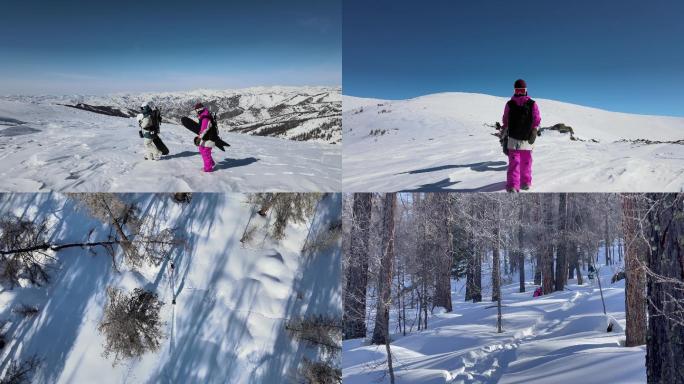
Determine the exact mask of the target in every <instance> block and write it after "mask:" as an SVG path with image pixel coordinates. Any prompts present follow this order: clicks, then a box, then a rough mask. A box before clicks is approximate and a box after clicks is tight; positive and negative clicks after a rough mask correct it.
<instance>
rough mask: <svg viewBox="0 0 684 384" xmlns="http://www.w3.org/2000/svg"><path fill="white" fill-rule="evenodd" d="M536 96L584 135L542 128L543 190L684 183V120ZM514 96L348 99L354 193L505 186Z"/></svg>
mask: <svg viewBox="0 0 684 384" xmlns="http://www.w3.org/2000/svg"><path fill="white" fill-rule="evenodd" d="M531 96H532V97H533V98H534V95H531ZM535 100H537V102H538V104H539V108H540V110H541V115H542V124H541V126H542V127H552V126H554V125H555V124H559V123H562V124H565V125H567V126H570V127H572V129H573V131H574V135H572V136H573V137H574V139H576V140H571V135H570V134H568V133H560V132H558V131H554V130H550V129H549V130H544V131H543V132H542V136H541V137H539V138H538V139H537V142H536V143H535V145H536V148H535V151H534V154H533V157H534V164H533V190H534V191H540V192H549V191H562V192H573V191H577V192H609V191H621V192H627V191H635V192H636V191H662V192H666V191H681V190H683V189H684V146H682V144H684V141H683V140H684V118H677V117H664V116H644V115H631V114H626V113H617V112H608V111H603V110H599V109H595V108H589V107H583V106H578V105H573V104H568V103H562V102H558V101H553V100H544V99H535ZM506 101H507V98H502V97H495V96H489V95H482V94H470V93H441V94H433V95H428V96H423V97H418V98H415V99H410V100H397V101H387V100H376V99H362V98H356V97H350V96H343V120H344V129H343V130H344V132H343V136H344V144H345V145H344V149H343V160H342V163H343V183H344V188H345V190H347V191H400V190H406V191H410V190H422V191H441V190H453V191H500V190H503V189H504V187H505V179H506V167H507V158H506V157H505V156H504V155H503V153H502V152H501V148H500V146H499V142H498V139H497V138H496V137H494V136H492V133H493V132H494V131H495V130H494V128H493V125H494V123H495V122H497V121H501V117H502V115H503V109H504V105H505V103H506Z"/></svg>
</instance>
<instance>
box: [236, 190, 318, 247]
mask: <svg viewBox="0 0 684 384" xmlns="http://www.w3.org/2000/svg"><path fill="white" fill-rule="evenodd" d="M320 198H321V194H320V193H254V194H251V195H250V197H249V202H251V203H252V204H254V205H256V206H258V207H259V212H260V214H261V215H264V216H265V215H266V214H267V213H268V211H269V210H273V213H274V214H275V221H274V222H273V224H272V227H271V236H273V238H275V239H282V238H283V237H285V228H286V227H287V225H288V224H297V223H303V222H304V221H306V220H307V219H308V218H309V217H310V216H311V215H312V214H313V212H314V210H315V209H316V204H317V203H318V201H319V200H320Z"/></svg>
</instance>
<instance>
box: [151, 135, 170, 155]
mask: <svg viewBox="0 0 684 384" xmlns="http://www.w3.org/2000/svg"><path fill="white" fill-rule="evenodd" d="M152 137H153V139H152V142H153V143H154V146H155V147H157V149H158V150H159V152H161V154H162V155H164V156H166V155H168V154H169V148H168V147H167V146H166V144H164V142H163V141H162V139H161V138H160V137H159V135H152Z"/></svg>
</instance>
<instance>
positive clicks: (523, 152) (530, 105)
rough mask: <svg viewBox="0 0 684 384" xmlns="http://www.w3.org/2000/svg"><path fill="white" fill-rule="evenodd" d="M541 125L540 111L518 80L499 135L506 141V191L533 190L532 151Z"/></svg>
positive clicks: (522, 81) (507, 104) (524, 84)
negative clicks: (506, 139)
mask: <svg viewBox="0 0 684 384" xmlns="http://www.w3.org/2000/svg"><path fill="white" fill-rule="evenodd" d="M540 123H541V115H540V113H539V107H538V106H537V103H535V102H534V100H532V99H531V98H530V97H529V96H528V95H527V83H525V80H523V79H518V80H516V81H515V84H514V94H513V97H511V99H510V100H509V101H508V102H507V103H506V108H505V109H504V114H503V120H502V128H503V129H502V135H503V136H504V137H507V138H508V144H507V149H508V151H507V152H508V172H507V177H506V191H507V192H519V191H520V190H521V189H522V190H528V189H530V188H531V187H532V149H534V141H535V139H536V138H537V129H538V128H539V124H540Z"/></svg>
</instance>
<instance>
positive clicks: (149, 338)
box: [98, 287, 165, 365]
mask: <svg viewBox="0 0 684 384" xmlns="http://www.w3.org/2000/svg"><path fill="white" fill-rule="evenodd" d="M107 295H108V296H109V302H108V303H107V306H106V308H105V312H104V317H103V319H102V322H100V326H99V327H98V330H99V331H100V332H101V333H102V334H104V336H105V345H104V356H105V357H109V356H110V355H112V354H113V355H114V363H113V365H116V363H117V362H119V361H120V360H123V359H128V358H132V357H138V356H141V355H143V354H144V353H146V352H148V351H149V352H154V351H157V350H158V349H159V345H160V341H161V340H162V339H163V338H164V337H165V336H164V333H163V332H162V327H163V325H164V323H163V322H162V321H161V319H160V317H159V311H160V309H161V307H162V306H163V305H164V303H163V302H161V301H159V298H158V297H157V294H156V293H152V292H149V291H146V290H144V289H142V288H136V289H134V290H133V292H132V293H131V294H130V295H126V294H125V293H123V292H122V291H121V290H119V289H116V288H111V287H110V288H108V289H107Z"/></svg>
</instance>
